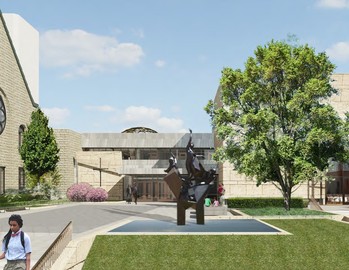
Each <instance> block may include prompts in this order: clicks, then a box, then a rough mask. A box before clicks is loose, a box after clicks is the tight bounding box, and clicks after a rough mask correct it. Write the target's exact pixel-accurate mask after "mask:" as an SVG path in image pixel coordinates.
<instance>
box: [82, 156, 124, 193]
mask: <svg viewBox="0 0 349 270" xmlns="http://www.w3.org/2000/svg"><path fill="white" fill-rule="evenodd" d="M76 157H77V158H76V159H77V164H78V182H79V183H81V182H87V183H89V184H91V185H92V186H94V187H102V188H104V189H105V190H106V191H107V192H108V196H109V200H123V190H124V185H123V177H124V176H123V175H121V174H119V172H120V171H121V168H122V154H121V152H120V151H79V152H77V153H76Z"/></svg>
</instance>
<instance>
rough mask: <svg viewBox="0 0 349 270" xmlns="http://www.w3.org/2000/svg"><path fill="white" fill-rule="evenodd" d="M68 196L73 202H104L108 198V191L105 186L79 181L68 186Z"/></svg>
mask: <svg viewBox="0 0 349 270" xmlns="http://www.w3.org/2000/svg"><path fill="white" fill-rule="evenodd" d="M67 198H68V199H69V200H70V201H73V202H103V201H105V200H107V199H108V193H107V192H106V191H105V190H104V189H103V188H94V187H92V186H91V185H90V184H88V183H79V184H74V185H72V186H71V187H70V188H68V190H67Z"/></svg>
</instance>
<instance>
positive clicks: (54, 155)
mask: <svg viewBox="0 0 349 270" xmlns="http://www.w3.org/2000/svg"><path fill="white" fill-rule="evenodd" d="M58 153H59V149H58V146H57V143H56V139H55V137H54V134H53V129H52V128H50V127H49V126H48V118H47V117H46V116H45V114H44V113H43V112H42V111H41V110H40V109H37V110H35V111H33V112H32V114H31V122H30V124H29V125H28V128H27V130H26V131H25V132H24V134H23V143H22V146H21V149H20V154H21V158H22V160H23V163H24V168H25V170H26V172H27V173H28V174H29V175H30V177H28V179H30V180H31V183H30V186H32V187H33V186H36V185H37V184H39V183H40V181H41V180H44V179H45V177H43V176H44V175H47V173H53V172H55V171H56V169H57V163H58V161H59V155H58ZM40 179H41V180H40Z"/></svg>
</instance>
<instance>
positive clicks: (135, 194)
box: [132, 183, 138, 204]
mask: <svg viewBox="0 0 349 270" xmlns="http://www.w3.org/2000/svg"><path fill="white" fill-rule="evenodd" d="M132 195H133V198H134V200H135V204H137V199H138V188H137V184H136V183H133V187H132Z"/></svg>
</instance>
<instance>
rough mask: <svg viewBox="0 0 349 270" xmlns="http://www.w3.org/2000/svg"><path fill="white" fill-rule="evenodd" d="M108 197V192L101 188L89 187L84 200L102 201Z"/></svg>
mask: <svg viewBox="0 0 349 270" xmlns="http://www.w3.org/2000/svg"><path fill="white" fill-rule="evenodd" d="M107 199H108V192H106V191H105V190H104V189H103V188H94V189H91V190H90V191H89V192H88V193H87V195H86V200H87V201H89V202H104V201H106V200H107Z"/></svg>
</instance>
